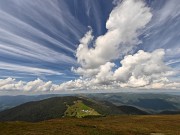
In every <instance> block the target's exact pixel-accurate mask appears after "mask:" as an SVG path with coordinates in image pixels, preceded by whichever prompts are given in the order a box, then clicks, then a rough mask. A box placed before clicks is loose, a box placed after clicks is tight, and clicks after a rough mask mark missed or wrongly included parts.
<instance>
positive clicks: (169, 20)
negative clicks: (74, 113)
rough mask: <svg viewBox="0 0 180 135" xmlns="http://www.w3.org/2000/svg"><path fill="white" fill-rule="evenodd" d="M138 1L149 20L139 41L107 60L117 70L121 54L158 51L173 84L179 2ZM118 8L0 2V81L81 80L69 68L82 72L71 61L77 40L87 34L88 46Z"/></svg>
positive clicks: (83, 1) (178, 66)
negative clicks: (91, 37) (169, 70)
mask: <svg viewBox="0 0 180 135" xmlns="http://www.w3.org/2000/svg"><path fill="white" fill-rule="evenodd" d="M118 2H119V3H118ZM142 2H143V3H145V6H146V7H147V8H149V9H150V11H149V12H151V14H152V18H151V20H150V21H148V22H147V24H145V27H143V28H142V29H141V33H140V34H138V36H137V37H138V39H139V40H140V41H141V42H139V43H138V44H137V45H136V46H133V47H132V48H131V49H130V50H128V51H127V52H125V53H122V54H121V55H119V56H118V58H117V57H116V58H112V59H110V62H113V63H114V64H115V65H116V66H122V63H121V64H119V61H121V60H123V59H124V57H125V56H126V55H134V54H136V53H137V52H138V51H139V50H143V51H144V52H147V53H152V52H153V51H155V50H157V49H163V50H164V53H165V55H164V56H163V62H164V64H165V65H166V66H168V67H169V68H172V69H171V70H173V71H175V73H174V74H173V75H171V76H168V80H170V81H171V82H179V80H180V1H179V0H146V1H142ZM117 3H118V4H117ZM121 4H123V2H122V1H118V0H117V1H113V0H1V1H0V78H1V80H5V79H7V78H13V79H16V82H18V81H23V82H29V81H33V80H36V79H37V78H39V79H40V80H42V81H44V82H47V81H52V83H53V84H57V85H59V84H61V83H62V82H67V81H70V80H72V81H73V80H78V79H79V78H81V77H84V76H86V75H84V74H83V75H82V74H81V73H78V72H76V71H75V72H73V71H72V70H71V69H72V67H74V68H75V69H77V68H78V67H82V69H85V68H84V67H83V65H82V63H81V62H78V60H77V59H78V58H77V51H76V50H77V48H78V46H79V44H80V39H81V38H82V37H84V34H85V33H86V32H87V31H89V30H92V31H93V32H92V35H93V37H94V39H93V41H92V43H91V44H90V47H93V42H94V43H95V42H96V39H97V38H98V37H99V36H102V35H104V34H105V33H107V32H108V29H107V28H106V23H107V20H108V19H109V16H110V14H111V12H112V10H113V9H114V8H115V7H116V6H117V5H121ZM120 8H122V7H120ZM124 14H126V13H124ZM125 16H126V15H125ZM127 16H128V15H127ZM126 46H128V45H126ZM126 46H125V48H126ZM123 49H124V48H123ZM120 53H121V50H120ZM106 62H107V61H106ZM103 64H105V63H103ZM101 65H102V64H101ZM116 66H115V67H116ZM86 69H87V68H86ZM89 69H90V68H89ZM93 69H94V68H93ZM115 69H116V68H114V69H112V70H115ZM91 77H92V76H91ZM91 77H90V78H91ZM90 78H89V77H85V78H84V80H90ZM83 89H84V88H83Z"/></svg>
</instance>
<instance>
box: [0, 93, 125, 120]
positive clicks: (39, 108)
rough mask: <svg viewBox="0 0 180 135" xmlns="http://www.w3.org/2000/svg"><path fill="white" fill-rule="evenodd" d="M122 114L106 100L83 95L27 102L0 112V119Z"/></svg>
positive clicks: (46, 118) (42, 118) (40, 118)
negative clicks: (98, 100) (95, 99)
mask: <svg viewBox="0 0 180 135" xmlns="http://www.w3.org/2000/svg"><path fill="white" fill-rule="evenodd" d="M115 114H124V112H123V111H121V110H120V109H119V108H118V107H116V106H115V105H113V104H111V103H108V102H97V101H94V100H92V99H85V98H83V97H73V96H67V97H53V98H49V99H45V100H40V101H33V102H28V103H25V104H22V105H19V106H17V107H14V108H12V109H8V110H5V111H2V112H0V121H17V120H18V121H32V122H35V121H43V120H49V119H54V118H61V117H78V118H81V117H88V116H103V115H115Z"/></svg>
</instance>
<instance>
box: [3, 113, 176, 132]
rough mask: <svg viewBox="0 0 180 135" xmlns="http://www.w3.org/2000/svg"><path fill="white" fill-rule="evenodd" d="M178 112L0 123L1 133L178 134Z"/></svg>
mask: <svg viewBox="0 0 180 135" xmlns="http://www.w3.org/2000/svg"><path fill="white" fill-rule="evenodd" d="M179 123H180V115H158V116H157V115H144V116H136V115H130V116H127V115H126V116H124V115H121V116H108V117H99V118H84V119H77V118H61V119H54V120H49V121H43V122H38V123H27V122H3V123H0V134H1V135H179V134H180V130H179V129H180V124H179Z"/></svg>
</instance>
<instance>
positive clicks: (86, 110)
mask: <svg viewBox="0 0 180 135" xmlns="http://www.w3.org/2000/svg"><path fill="white" fill-rule="evenodd" d="M67 107H68V108H67V110H66V111H65V113H64V116H68V117H77V118H83V117H86V116H100V115H101V114H99V113H98V112H96V111H95V110H94V109H93V108H90V107H88V106H87V105H85V104H84V103H83V102H82V101H81V100H77V101H74V105H72V106H69V105H67Z"/></svg>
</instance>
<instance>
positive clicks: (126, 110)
mask: <svg viewBox="0 0 180 135" xmlns="http://www.w3.org/2000/svg"><path fill="white" fill-rule="evenodd" d="M118 108H119V109H120V110H121V111H123V112H124V113H126V114H134V115H147V114H148V113H147V112H146V111H143V110H140V109H138V108H136V107H133V106H126V105H122V106H119V107H118Z"/></svg>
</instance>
